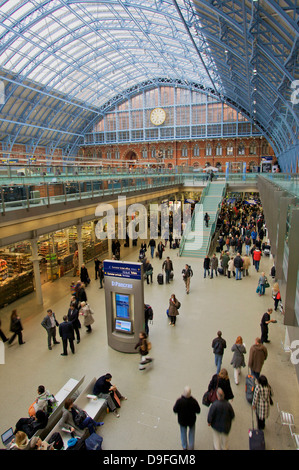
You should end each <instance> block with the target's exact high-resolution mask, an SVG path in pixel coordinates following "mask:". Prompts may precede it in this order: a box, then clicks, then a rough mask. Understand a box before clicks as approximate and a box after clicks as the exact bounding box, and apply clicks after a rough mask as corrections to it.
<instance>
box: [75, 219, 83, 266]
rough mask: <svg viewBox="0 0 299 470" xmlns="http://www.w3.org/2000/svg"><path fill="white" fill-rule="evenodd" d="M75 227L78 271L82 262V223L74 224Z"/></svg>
mask: <svg viewBox="0 0 299 470" xmlns="http://www.w3.org/2000/svg"><path fill="white" fill-rule="evenodd" d="M76 229H77V240H76V242H77V246H78V264H79V272H80V269H81V266H82V264H83V263H84V258H83V239H82V225H76Z"/></svg>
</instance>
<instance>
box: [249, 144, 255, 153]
mask: <svg viewBox="0 0 299 470" xmlns="http://www.w3.org/2000/svg"><path fill="white" fill-rule="evenodd" d="M249 155H256V142H251V144H250V145H249Z"/></svg>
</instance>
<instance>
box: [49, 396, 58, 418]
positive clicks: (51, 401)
mask: <svg viewBox="0 0 299 470" xmlns="http://www.w3.org/2000/svg"><path fill="white" fill-rule="evenodd" d="M56 406H57V401H56V398H55V397H54V395H48V397H47V413H48V415H50V414H51V413H53V411H54V408H55V407H56Z"/></svg>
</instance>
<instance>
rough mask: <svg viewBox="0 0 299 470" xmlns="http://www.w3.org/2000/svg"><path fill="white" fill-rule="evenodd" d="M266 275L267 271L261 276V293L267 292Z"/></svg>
mask: <svg viewBox="0 0 299 470" xmlns="http://www.w3.org/2000/svg"><path fill="white" fill-rule="evenodd" d="M266 280H267V279H266V276H265V273H262V274H261V276H260V278H259V288H260V292H259V295H264V294H265V290H266V289H265V284H266Z"/></svg>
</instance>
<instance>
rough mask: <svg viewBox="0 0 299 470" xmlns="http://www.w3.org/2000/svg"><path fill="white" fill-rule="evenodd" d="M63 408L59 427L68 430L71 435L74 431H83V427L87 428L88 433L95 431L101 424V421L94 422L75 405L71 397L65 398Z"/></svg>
mask: <svg viewBox="0 0 299 470" xmlns="http://www.w3.org/2000/svg"><path fill="white" fill-rule="evenodd" d="M64 408H65V409H64V410H63V414H62V418H61V419H60V421H59V427H60V428H61V429H62V430H63V431H66V432H70V433H71V434H72V436H73V435H74V432H76V433H77V432H78V431H79V434H80V435H82V433H80V431H84V429H85V428H88V431H89V434H92V433H94V432H95V429H96V428H97V427H98V426H102V425H103V424H104V423H103V422H99V423H98V422H96V421H95V420H94V419H92V418H91V417H90V416H88V415H87V413H86V412H85V411H84V410H82V409H81V408H79V406H77V405H75V403H74V400H73V399H72V398H67V399H66V400H65V403H64Z"/></svg>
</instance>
